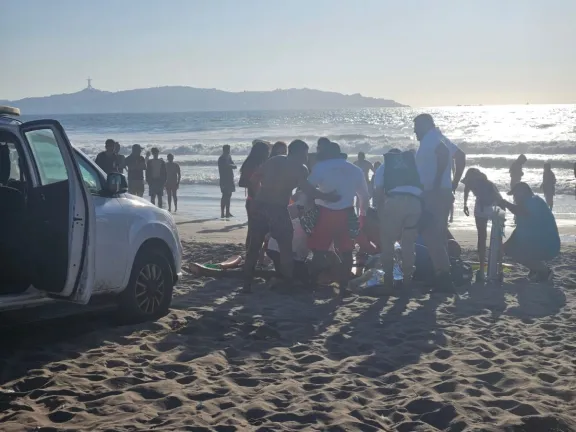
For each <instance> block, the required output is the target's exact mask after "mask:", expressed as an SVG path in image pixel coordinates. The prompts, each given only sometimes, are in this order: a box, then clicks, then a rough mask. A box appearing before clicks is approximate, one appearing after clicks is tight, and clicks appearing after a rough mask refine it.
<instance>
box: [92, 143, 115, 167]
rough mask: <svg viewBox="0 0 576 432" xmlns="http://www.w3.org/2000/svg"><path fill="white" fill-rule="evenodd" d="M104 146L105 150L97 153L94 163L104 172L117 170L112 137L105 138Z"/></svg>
mask: <svg viewBox="0 0 576 432" xmlns="http://www.w3.org/2000/svg"><path fill="white" fill-rule="evenodd" d="M104 146H105V149H106V150H105V151H103V152H100V153H98V156H96V165H98V166H99V167H100V169H102V171H104V172H105V173H106V174H110V173H113V172H118V159H117V157H116V153H115V152H114V149H115V148H116V141H114V140H113V139H107V140H106V143H105V144H104Z"/></svg>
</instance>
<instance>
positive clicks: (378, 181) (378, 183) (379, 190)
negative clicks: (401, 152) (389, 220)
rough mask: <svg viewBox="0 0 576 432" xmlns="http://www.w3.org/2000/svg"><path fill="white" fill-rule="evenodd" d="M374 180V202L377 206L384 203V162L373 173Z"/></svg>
mask: <svg viewBox="0 0 576 432" xmlns="http://www.w3.org/2000/svg"><path fill="white" fill-rule="evenodd" d="M372 180H373V181H374V204H375V206H376V208H379V207H380V205H382V204H383V203H384V195H385V190H384V164H382V165H380V168H378V169H377V170H376V172H375V173H374V177H372Z"/></svg>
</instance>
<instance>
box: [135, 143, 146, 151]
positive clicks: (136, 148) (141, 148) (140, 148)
mask: <svg viewBox="0 0 576 432" xmlns="http://www.w3.org/2000/svg"><path fill="white" fill-rule="evenodd" d="M132 150H144V147H142V146H141V145H140V144H134V145H133V146H132Z"/></svg>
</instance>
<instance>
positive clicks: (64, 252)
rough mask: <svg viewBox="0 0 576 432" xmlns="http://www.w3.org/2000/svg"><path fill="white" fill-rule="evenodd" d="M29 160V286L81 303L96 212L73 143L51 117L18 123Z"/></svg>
mask: <svg viewBox="0 0 576 432" xmlns="http://www.w3.org/2000/svg"><path fill="white" fill-rule="evenodd" d="M20 132H21V137H22V139H23V140H24V145H25V147H26V153H27V154H28V158H27V159H28V160H29V162H30V165H31V166H30V167H29V169H30V171H31V174H32V178H33V187H31V188H30V189H29V191H28V196H27V206H28V210H29V215H30V218H29V227H30V229H29V232H28V234H29V236H30V237H29V238H30V239H31V240H32V243H33V244H34V247H33V248H31V249H33V250H32V251H31V252H32V254H33V257H32V258H33V259H32V260H31V261H32V263H33V264H32V266H31V275H30V276H31V279H32V285H33V286H34V288H36V289H38V290H41V291H45V292H48V293H49V294H50V295H51V296H53V297H56V298H61V299H65V300H70V301H73V302H76V303H82V304H85V303H87V302H88V301H89V300H90V295H91V293H92V289H93V284H94V259H95V252H94V247H92V244H93V242H94V241H95V238H94V236H95V221H96V217H95V213H94V206H93V205H92V202H91V197H90V196H89V194H88V192H87V191H86V188H85V186H84V181H83V178H82V173H81V171H80V167H79V166H78V163H77V161H76V159H75V157H74V152H73V149H72V145H71V144H70V141H69V140H68V137H67V135H66V132H65V131H64V128H63V127H62V125H61V124H60V123H59V122H57V121H55V120H35V121H30V122H27V123H24V124H22V125H21V126H20Z"/></svg>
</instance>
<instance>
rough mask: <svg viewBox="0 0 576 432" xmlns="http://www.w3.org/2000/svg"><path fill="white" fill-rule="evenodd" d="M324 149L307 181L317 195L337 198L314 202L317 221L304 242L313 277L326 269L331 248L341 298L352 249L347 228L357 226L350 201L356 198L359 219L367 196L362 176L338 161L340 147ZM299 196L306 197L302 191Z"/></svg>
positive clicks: (364, 212) (343, 162)
mask: <svg viewBox="0 0 576 432" xmlns="http://www.w3.org/2000/svg"><path fill="white" fill-rule="evenodd" d="M325 149H326V150H325V151H324V150H323V149H322V150H320V151H319V152H318V159H319V162H317V163H316V164H315V165H314V168H313V170H312V173H311V174H310V177H308V181H309V182H310V183H311V184H312V185H313V186H318V188H319V189H320V190H321V191H334V190H335V191H338V193H339V194H340V198H339V199H338V200H325V199H323V198H320V199H317V200H316V205H317V206H318V210H319V213H318V220H317V221H316V224H315V225H314V228H313V229H312V232H311V234H310V237H309V239H308V246H309V247H310V249H311V250H312V252H313V258H312V266H313V269H314V273H316V274H319V273H320V271H321V270H323V268H324V267H325V266H326V261H327V260H326V254H327V253H328V252H329V251H330V247H331V245H332V244H334V248H335V249H336V250H337V251H338V255H339V256H340V259H341V260H342V272H341V277H340V281H339V285H340V294H341V295H342V294H343V293H344V292H345V290H346V287H347V286H348V281H349V280H350V274H351V271H352V266H353V256H352V253H353V251H354V248H355V246H356V242H355V241H354V239H353V236H352V233H351V231H352V230H351V226H352V225H357V224H358V220H357V217H356V213H355V210H354V198H355V197H356V196H358V202H359V207H360V217H361V218H363V217H364V216H365V215H366V208H367V207H368V204H369V201H370V195H369V192H368V185H367V183H366V178H365V176H364V172H363V171H362V170H361V169H360V168H359V167H357V166H355V165H354V164H352V163H350V162H348V161H347V160H346V159H344V158H343V157H342V153H341V152H340V146H339V145H338V144H336V143H331V144H330V145H326V146H325ZM303 192H304V193H306V191H303ZM306 194H307V193H306ZM307 195H309V194H307Z"/></svg>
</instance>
